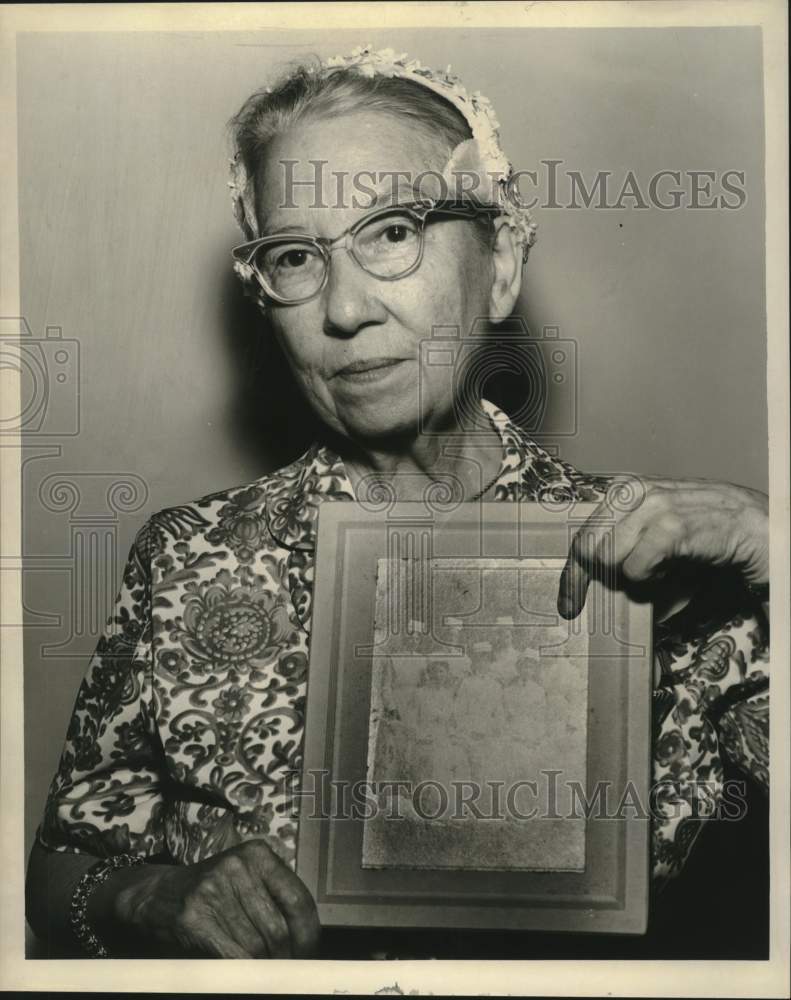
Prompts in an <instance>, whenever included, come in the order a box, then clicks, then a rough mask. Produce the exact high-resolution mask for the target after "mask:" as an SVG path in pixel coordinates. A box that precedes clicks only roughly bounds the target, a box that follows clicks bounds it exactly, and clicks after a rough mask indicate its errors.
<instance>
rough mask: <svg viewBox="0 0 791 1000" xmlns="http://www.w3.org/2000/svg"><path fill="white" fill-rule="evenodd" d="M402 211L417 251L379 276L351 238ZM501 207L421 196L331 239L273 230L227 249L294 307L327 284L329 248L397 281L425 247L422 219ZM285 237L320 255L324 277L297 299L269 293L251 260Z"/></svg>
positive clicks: (474, 213)
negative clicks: (412, 225) (414, 232)
mask: <svg viewBox="0 0 791 1000" xmlns="http://www.w3.org/2000/svg"><path fill="white" fill-rule="evenodd" d="M399 211H400V212H403V213H405V214H406V215H409V216H411V217H412V218H413V219H414V220H415V222H417V223H418V236H419V240H420V248H419V250H418V255H417V258H416V260H415V262H414V263H413V264H410V266H409V267H408V268H407V269H406V270H405V271H401V272H400V273H399V274H390V275H382V274H375V273H374V272H373V271H371V270H369V268H367V267H366V266H365V264H363V263H362V261H361V260H359V259H358V257H357V255H356V254H355V252H354V238H355V236H356V235H357V233H358V232H359V231H360V230H361V229H362V228H363V227H364V226H366V225H368V224H369V223H370V222H372V221H375V220H376V219H378V218H380V217H384V216H386V215H390V214H393V213H396V212H399ZM501 212H502V209H501V208H499V207H498V206H496V205H484V204H480V205H479V204H472V203H470V202H469V201H458V200H451V199H444V200H435V199H424V200H423V201H418V202H409V203H407V204H403V205H399V204H395V205H386V206H383V207H382V208H376V209H373V211H371V212H367V213H366V214H365V215H363V216H362V218H360V219H358V220H357V221H356V222H355V223H353V224H352V225H351V226H349V228H348V229H345V230H344V231H343V232H342V233H340V234H339V235H338V236H336V237H335V238H334V239H332V238H330V237H328V236H312V235H311V234H310V233H299V232H294V233H290V232H289V233H273V234H272V235H270V236H261V237H259V238H258V239H255V240H250V241H249V242H247V243H241V244H239V246H235V247H233V248H232V249H231V256H232V257H233V259H234V260H235V261H237V262H238V263H240V264H246V265H247V266H248V267H250V268H251V269H252V271H253V273H254V274H255V276H256V278H257V279H258V283H259V285H260V286H261V288H262V290H263V292H264V294H265V295H266V296H268V297H269V298H270V299H272V300H273V301H274V302H277V303H278V304H279V305H284V306H297V305H302V303H303V302H308V301H310V299H312V298H315V297H316V296H317V295H319V294H320V292H321V291H322V290H323V289H324V287H325V285H326V284H327V280H328V278H329V273H330V261H331V257H330V254H331V253H332V251H333V250H337V249H339V248H341V247H343V249H344V250H346V251H347V252H348V253H349V255H350V256H351V257H352V259H353V260H354V262H355V263H356V264H357V266H358V267H359V268H360V269H361V270H362V271H364V272H365V273H366V274H370V275H371V277H372V278H376V279H377V280H378V281H400V279H401V278H406V277H408V276H409V275H410V274H413V273H414V272H415V271H416V270H417V269H418V268H419V267H420V265H421V264H422V262H423V251H424V248H425V239H424V230H425V227H426V221H427V219H428V217H429V215H431V214H432V213H436V214H445V215H451V216H456V217H458V218H463V219H475V218H477V217H478V216H480V215H500V214H501ZM289 238H292V239H294V240H299V241H301V242H304V243H308V244H310V245H311V246H313V247H315V248H316V249H317V250H318V251H319V252H320V253H321V256H322V257H323V258H324V276H323V277H322V279H321V284H320V285H319V286H318V288H317V289H316V290H315V291H314V292H311V293H310V295H306V296H304V297H303V298H300V299H284V298H283V297H282V296H279V295H277V294H276V293H274V292H272V291H271V290H270V289H269V288H268V287H267V281H266V279H265V278H264V276H263V274H261V272H260V271H259V269H258V268H257V267H256V265H255V264H254V263H253V258H254V256H255V254H256V252H257V250H258V249H259V248H260V247H262V246H274V245H275V244H277V243H288V242H289Z"/></svg>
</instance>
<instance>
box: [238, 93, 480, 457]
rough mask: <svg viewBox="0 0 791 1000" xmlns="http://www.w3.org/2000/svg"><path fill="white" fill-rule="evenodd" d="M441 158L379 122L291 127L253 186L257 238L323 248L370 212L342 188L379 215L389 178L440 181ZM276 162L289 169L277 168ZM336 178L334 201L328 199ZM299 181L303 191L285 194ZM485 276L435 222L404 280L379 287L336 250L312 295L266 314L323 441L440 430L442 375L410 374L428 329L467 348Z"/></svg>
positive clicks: (472, 248) (472, 243) (468, 238)
mask: <svg viewBox="0 0 791 1000" xmlns="http://www.w3.org/2000/svg"><path fill="white" fill-rule="evenodd" d="M447 158H448V150H447V147H446V146H445V145H444V144H442V143H441V142H439V141H437V140H434V139H432V138H430V137H429V136H427V135H424V134H423V132H422V131H418V130H417V129H416V128H415V127H414V126H413V125H410V124H409V123H407V122H402V121H401V120H398V119H395V118H393V117H391V116H389V115H382V114H378V113H368V112H366V113H353V114H352V113H350V114H347V115H343V116H340V117H334V118H331V119H328V120H324V121H306V122H303V123H300V124H299V125H297V126H295V127H294V128H292V129H291V130H290V131H289V132H287V133H285V134H284V135H282V136H280V137H279V138H278V139H277V140H276V141H275V142H274V143H273V145H272V147H271V149H270V152H269V155H268V158H267V162H266V164H265V165H264V167H263V172H262V174H261V176H260V178H259V181H260V186H259V203H258V212H259V219H260V222H261V235H269V234H270V233H272V232H274V231H275V230H279V229H282V228H289V229H291V230H293V231H296V232H302V233H307V234H312V235H316V236H322V237H328V238H335V237H337V236H338V235H339V234H340V233H342V232H343V231H344V230H345V229H347V228H348V227H349V226H351V225H352V224H353V223H354V222H356V221H357V220H358V219H359V218H361V217H362V216H363V215H365V214H366V213H367V212H369V211H370V210H371V205H370V202H369V201H367V200H366V198H365V197H361V196H360V194H359V191H358V192H357V198H358V202H361V204H359V205H358V206H357V207H355V206H354V204H352V195H353V194H354V193H355V191H356V190H357V189H356V188H355V186H354V182H353V178H355V177H358V178H360V177H362V178H363V180H362V181H361V183H362V184H364V185H366V186H368V187H377V190H378V192H379V193H380V196H381V199H382V202H381V203H382V204H385V205H386V204H388V203H391V202H392V194H393V187H394V185H393V180H392V172H394V171H399V172H401V173H402V174H406V175H407V177H408V178H413V179H414V178H416V177H418V176H419V175H420V174H421V172H423V171H426V170H436V171H439V172H441V171H442V169H443V167H444V166H445V163H446V161H447ZM288 161H292V162H293V161H296V165H294V166H288V167H286V166H284V164H287V163H288ZM310 161H314V162H310ZM315 161H322V162H321V163H320V164H318V165H317V164H316V163H315ZM371 173H373V174H374V177H375V178H376V179H378V178H381V177H382V176H383V175H385V180H384V183H383V184H381V185H376V184H371ZM289 177H290V178H291V181H292V183H289V181H288V179H289ZM339 178H344V181H343V186H344V187H345V192H346V194H345V197H343V196H341V197H339V196H338V190H339V187H340V185H341V181H339ZM319 179H320V181H321V197H318V198H317V187H318V185H317V184H314V183H313V182H314V180H317V181H318V180H319ZM305 180H310V181H311V183H310V184H307V185H306V184H302V185H299V184H297V183H293V182H296V181H305ZM287 185H288V188H287ZM396 190H397V200H398V201H399V202H401V203H404V202H408V201H412V200H415V195H414V192H413V191H412V186H411V183H410V182H409V181H408V180H406V179H403V180H399V181H398V187H397V189H396ZM377 207H379V206H378V204H377ZM493 274H494V269H493V266H492V255H491V251H490V250H489V249H488V248H486V247H483V246H482V245H481V243H480V241H479V240H477V239H476V237H475V232H474V229H473V223H472V222H470V221H468V220H461V219H452V218H442V219H438V221H435V222H430V223H428V225H427V226H426V229H425V244H424V255H423V261H422V263H421V265H420V267H419V268H418V269H417V270H416V271H414V272H413V273H412V274H409V275H407V276H406V277H404V278H400V279H397V280H394V281H382V280H379V279H377V278H376V277H374V276H373V275H370V274H367V273H366V272H365V271H363V270H362V269H361V268H360V267H359V265H358V264H357V263H356V261H355V260H354V259H353V258H352V256H351V255H350V254H349V253H347V252H346V251H345V250H343V249H338V250H335V251H334V252H333V253H332V255H331V264H330V269H329V275H328V279H327V283H326V285H325V286H324V288H323V290H322V291H321V292H320V293H319V294H318V295H316V296H315V297H314V298H312V299H310V300H309V301H307V302H304V303H301V304H299V305H288V306H283V305H278V304H274V303H273V304H272V305H271V306H270V309H269V316H270V319H271V322H272V324H273V326H274V330H275V333H276V335H277V337H278V339H279V341H280V343H281V345H282V348H283V350H284V351H285V354H286V356H287V358H288V361H289V363H290V365H291V368H292V370H293V372H294V374H295V376H296V378H297V381H298V382H299V384H300V386H301V388H302V390H303V392H304V393H305V396H306V397H307V399H308V401H309V402H310V404H311V406H312V407H313V408H314V409H315V410H316V412H317V413H318V414H319V416H320V417H321V419H322V420H323V421H324V422H325V423H326V424H327V425H328V426H329V427H331V428H332V429H333V430H334V431H336V432H339V433H341V434H343V435H345V436H347V437H350V438H352V439H353V440H356V441H360V442H365V441H373V440H376V439H386V438H392V437H395V436H399V435H412V434H414V433H415V432H416V430H417V429H418V428H420V427H423V428H426V429H429V430H433V429H437V430H440V429H446V428H447V427H449V426H452V414H453V393H454V379H453V368H452V366H448V365H447V364H445V365H442V364H439V365H438V364H433V365H432V364H423V365H421V347H420V345H421V342H423V341H425V340H427V339H428V338H430V337H431V335H432V328H433V327H436V326H444V327H451V328H458V330H459V331H460V335H461V336H462V337H467V336H469V333H470V331H471V329H472V326H473V321H474V320H475V319H476V317H480V316H486V315H488V314H489V311H490V295H491V288H492V280H493ZM424 356H425V351H424ZM446 356H447V355H446Z"/></svg>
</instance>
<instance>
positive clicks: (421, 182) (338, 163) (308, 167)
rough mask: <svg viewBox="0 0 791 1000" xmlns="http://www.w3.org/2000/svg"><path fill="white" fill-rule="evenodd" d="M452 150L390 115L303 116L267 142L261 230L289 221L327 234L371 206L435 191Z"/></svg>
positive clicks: (259, 202)
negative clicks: (318, 117) (320, 118)
mask: <svg viewBox="0 0 791 1000" xmlns="http://www.w3.org/2000/svg"><path fill="white" fill-rule="evenodd" d="M450 152H451V151H450V149H449V148H448V144H447V142H445V141H443V140H442V139H441V138H439V137H438V136H432V135H429V134H428V132H427V130H425V129H424V128H418V127H416V126H415V124H414V123H412V122H411V121H409V120H406V119H401V118H398V117H396V116H395V115H388V114H382V113H371V112H358V113H351V114H345V115H339V116H334V117H332V118H326V119H322V120H316V119H307V120H304V121H300V122H299V123H298V124H296V125H294V126H292V127H291V128H290V129H288V130H287V131H286V132H284V133H283V134H281V135H279V136H278V137H277V138H275V139H274V140H273V141H272V142H271V143H270V144H269V147H268V149H267V152H266V156H265V158H264V159H263V162H262V164H261V167H260V169H259V172H258V175H257V177H256V210H257V215H258V219H259V225H260V227H261V232H262V235H265V234H266V233H267V232H271V231H273V230H276V229H278V228H281V227H291V226H294V227H299V228H307V229H309V230H310V231H313V232H317V233H320V234H322V235H324V234H331V233H333V232H336V231H339V230H340V229H342V228H344V227H345V226H346V225H349V224H351V223H352V222H353V221H354V220H355V218H356V217H358V216H360V215H362V214H364V213H365V212H366V211H370V210H371V208H374V207H379V206H380V205H386V204H389V203H392V202H393V201H397V202H404V201H407V200H416V199H417V198H418V197H437V196H438V195H439V194H440V192H441V187H442V182H441V174H442V170H443V169H444V167H445V166H446V164H447V162H448V159H449V156H450Z"/></svg>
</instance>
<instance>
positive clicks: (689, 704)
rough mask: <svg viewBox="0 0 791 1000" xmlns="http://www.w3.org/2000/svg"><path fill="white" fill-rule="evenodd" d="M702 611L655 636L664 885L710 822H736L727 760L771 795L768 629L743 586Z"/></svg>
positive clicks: (717, 596) (658, 825)
mask: <svg viewBox="0 0 791 1000" xmlns="http://www.w3.org/2000/svg"><path fill="white" fill-rule="evenodd" d="M721 575H722V576H724V575H725V574H721ZM695 604H696V605H697V607H696V608H694V609H691V610H694V611H696V612H697V614H690V615H684V614H683V613H682V615H681V616H679V618H678V619H676V620H675V621H674V623H673V625H672V626H671V627H669V628H662V627H660V628H659V630H658V631H659V634H658V635H656V636H655V638H656V640H657V642H656V653H657V658H658V661H659V666H660V668H661V675H662V676H661V681H660V685H659V688H658V689H657V690H656V691H655V692H654V724H655V732H654V760H653V771H654V790H655V792H657V802H656V805H657V809H656V811H655V812H654V824H653V870H654V876H655V877H659V878H667V877H672V876H675V875H677V874H678V873H679V872H680V871H681V870H682V868H683V867H684V864H685V862H686V860H687V858H688V857H689V855H690V853H691V850H692V847H693V845H694V843H695V841H696V840H697V837H698V834H699V833H700V831H701V829H702V826H703V823H702V822H701V821H704V820H706V819H710V818H714V817H717V816H727V815H728V810H729V809H731V810H732V809H733V808H734V807H735V806H736V805H737V803H736V802H735V801H734V802H732V803H730V805H729V803H728V799H729V790H728V789H726V787H725V784H724V777H725V775H724V770H723V763H724V759H725V758H726V757H727V759H728V760H729V761H730V762H731V763H732V764H734V765H735V766H736V767H737V768H738V769H739V770H741V771H742V773H743V774H745V775H746V776H749V777H751V778H753V779H754V780H755V781H756V782H758V784H759V785H760V786H762V787H763V788H764V789H765V790H768V786H769V628H768V622H767V621H766V619H765V617H764V615H763V611H762V609H761V608H760V606H759V605H757V603H756V602H755V601H754V600H753V599H752V598H751V597H750V595H749V594H747V593H746V592H745V590H744V588H743V587H739V586H738V585H735V586H731V587H728V586H726V585H723V586H716V585H714V586H711V587H710V588H707V593H706V597H705V599H704V600H703V601H702V602H701V601H697V602H695ZM701 604H702V605H703V607H701ZM706 605H707V607H706ZM685 618H686V620H684V619H685ZM730 792H731V793H732V794H734V795H737V796H738V795H739V792H738V790H737V789H730Z"/></svg>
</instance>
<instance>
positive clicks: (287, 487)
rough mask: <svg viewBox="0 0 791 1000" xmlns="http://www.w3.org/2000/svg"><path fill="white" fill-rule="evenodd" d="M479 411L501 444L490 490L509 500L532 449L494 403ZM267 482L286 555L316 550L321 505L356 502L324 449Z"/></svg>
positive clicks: (269, 508)
mask: <svg viewBox="0 0 791 1000" xmlns="http://www.w3.org/2000/svg"><path fill="white" fill-rule="evenodd" d="M481 408H482V410H483V412H484V413H485V414H486V416H487V417H488V419H489V421H490V423H491V425H492V427H493V428H494V429H495V431H496V432H497V434H498V435H499V437H500V442H501V444H502V456H501V460H500V470H499V473H498V474H497V476H496V477H495V479H494V480H493V482H492V484H491V485H493V486H494V485H495V484H496V486H497V489H498V492H500V491H501V490H502V488H505V490H506V491H507V493H508V494H509V495H514V494H515V493H516V489H517V486H518V484H519V482H520V478H521V476H522V474H523V470H524V467H525V465H526V463H527V462H528V458H529V455H530V453H531V449H532V450H535V445H532V443H531V442H529V440H528V439H527V437H526V435H525V434H524V432H523V431H522V430H521V428H519V427H518V426H517V425H516V424H514V423H513V421H512V420H511V419H510V418H509V417H508V415H507V414H506V413H504V412H503V411H502V410H501V409H500V408H499V407H497V406H495V405H494V403H490V402H489V401H488V400H485V399H482V400H481ZM538 450H539V451H540V449H538ZM267 478H268V480H269V484H270V485H269V487H268V489H267V497H266V515H267V520H268V523H269V530H270V532H271V533H272V535H273V536H274V537H275V539H276V540H277V541H278V542H279V543H280V544H281V545H283V547H284V548H287V549H291V550H298V551H299V550H311V549H312V548H313V546H314V545H315V526H316V520H317V518H318V509H319V505H320V504H321V503H323V502H324V501H327V500H355V499H356V497H355V492H354V487H353V486H352V483H351V480H350V479H349V476H348V473H347V471H346V468H345V466H344V464H343V460H342V459H341V458H340V457H339V456H338V455H337V454H336V453H335V452H334V451H333V450H332V449H331V448H329V447H328V446H327V445H322V444H318V443H316V444H313V445H312V446H311V447H310V448H309V449H308V450H307V451H306V452H305V454H304V455H303V456H302V457H301V458H299V459H297V460H296V461H295V462H292V464H291V465H288V466H286V467H285V468H284V469H281V470H280V471H278V472H276V473H274V474H273V475H272V476H270V477H267Z"/></svg>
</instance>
